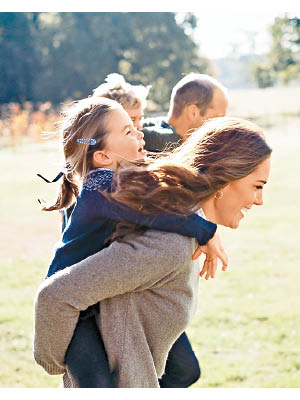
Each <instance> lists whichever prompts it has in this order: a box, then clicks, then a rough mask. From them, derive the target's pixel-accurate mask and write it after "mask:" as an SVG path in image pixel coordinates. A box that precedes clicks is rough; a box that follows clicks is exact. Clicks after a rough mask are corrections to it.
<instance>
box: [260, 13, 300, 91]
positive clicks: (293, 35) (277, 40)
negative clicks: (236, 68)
mask: <svg viewBox="0 0 300 400" xmlns="http://www.w3.org/2000/svg"><path fill="white" fill-rule="evenodd" d="M270 32H271V35H272V46H271V49H270V52H269V54H268V55H267V61H266V63H265V64H264V65H260V66H259V65H256V66H255V67H254V68H253V78H254V80H255V81H256V82H257V84H258V85H260V84H261V83H262V82H264V84H267V86H271V85H272V84H273V83H274V82H275V80H279V81H281V82H282V83H288V82H290V81H291V80H293V79H296V78H300V18H298V17H293V18H291V17H288V15H285V16H283V17H278V18H275V21H274V23H273V25H271V27H270Z"/></svg>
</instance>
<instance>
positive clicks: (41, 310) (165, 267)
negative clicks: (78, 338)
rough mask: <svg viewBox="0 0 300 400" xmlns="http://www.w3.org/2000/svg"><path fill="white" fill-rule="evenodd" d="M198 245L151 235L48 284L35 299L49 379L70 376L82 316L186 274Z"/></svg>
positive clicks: (39, 356)
mask: <svg viewBox="0 0 300 400" xmlns="http://www.w3.org/2000/svg"><path fill="white" fill-rule="evenodd" d="M193 247H194V246H193V242H192V241H190V240H189V239H187V238H184V237H182V236H180V235H176V234H171V233H165V232H156V231H148V232H146V233H145V234H144V235H141V236H138V237H136V238H135V239H134V240H131V241H128V242H113V243H112V244H111V245H110V246H109V247H108V248H105V249H103V250H102V251H100V252H99V253H96V254H94V255H92V256H91V257H89V258H87V259H85V260H83V261H81V262H79V263H77V264H75V265H73V266H72V267H68V268H66V269H64V270H62V271H58V272H57V273H56V274H54V275H53V276H51V277H50V278H48V279H46V280H45V281H44V282H43V283H42V285H41V286H40V288H39V290H38V293H37V295H36V298H35V332H34V357H35V360H36V361H37V363H38V364H40V365H41V366H42V367H43V368H44V369H45V370H46V371H47V372H48V373H50V374H61V373H64V372H65V361H64V360H65V354H66V351H67V348H68V345H69V343H70V341H71V338H72V336H73V332H74V330H75V327H76V324H77V321H78V316H79V312H80V310H85V309H86V308H87V307H88V306H90V305H92V304H95V303H97V302H98V301H101V300H104V299H107V298H111V297H114V296H118V295H122V294H124V293H127V292H133V291H143V290H147V289H149V288H152V287H155V286H156V285H159V284H160V283H161V281H163V280H165V279H173V278H174V276H176V274H177V273H178V272H179V271H180V270H181V269H182V268H185V266H186V263H187V260H190V257H191V254H192V251H193Z"/></svg>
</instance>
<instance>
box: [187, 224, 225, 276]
mask: <svg viewBox="0 0 300 400" xmlns="http://www.w3.org/2000/svg"><path fill="white" fill-rule="evenodd" d="M202 253H204V254H205V255H206V257H205V261H204V264H203V267H202V270H201V272H200V276H201V277H202V276H203V275H204V274H205V273H206V276H205V279H206V280H207V279H209V278H214V277H215V274H216V270H217V266H218V259H220V260H221V262H222V270H223V271H226V269H227V266H228V256H227V254H226V252H225V250H224V249H223V246H222V243H221V239H220V236H219V235H218V233H217V232H216V233H215V234H214V236H213V237H212V238H211V239H210V240H209V241H208V242H207V244H206V245H205V246H198V247H197V249H196V250H195V252H194V253H193V255H192V260H196V258H198V257H199V256H200V255H201V254H202Z"/></svg>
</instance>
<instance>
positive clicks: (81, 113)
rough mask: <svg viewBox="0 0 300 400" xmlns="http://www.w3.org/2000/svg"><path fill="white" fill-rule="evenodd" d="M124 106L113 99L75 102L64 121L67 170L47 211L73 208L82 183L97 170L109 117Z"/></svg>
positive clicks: (45, 208) (64, 149) (63, 142)
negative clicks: (96, 156) (95, 156)
mask: <svg viewBox="0 0 300 400" xmlns="http://www.w3.org/2000/svg"><path fill="white" fill-rule="evenodd" d="M116 109H122V106H121V105H120V104H118V103H117V102H115V101H113V100H109V99H106V98H101V97H89V98H86V99H82V100H79V101H77V102H74V103H72V104H71V107H69V109H68V110H67V111H65V112H64V119H63V121H61V122H60V124H59V125H60V129H59V131H60V133H61V136H62V145H63V153H64V159H65V173H64V175H63V181H62V184H61V187H60V189H59V192H58V195H57V199H56V200H55V201H54V203H53V204H46V205H45V206H44V207H43V208H42V210H43V211H53V210H59V209H62V208H68V207H70V206H71V205H72V204H73V203H74V201H75V199H76V197H77V196H78V193H79V188H80V182H81V181H82V179H83V178H84V177H85V176H86V174H87V173H88V172H89V171H90V170H92V169H93V154H94V152H95V151H97V150H103V149H104V146H105V141H106V137H107V135H108V133H109V132H108V131H107V128H106V118H107V117H108V115H109V113H111V112H112V111H113V110H116Z"/></svg>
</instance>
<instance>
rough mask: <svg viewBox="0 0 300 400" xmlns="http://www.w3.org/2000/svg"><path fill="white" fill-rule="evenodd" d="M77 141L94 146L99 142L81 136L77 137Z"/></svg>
mask: <svg viewBox="0 0 300 400" xmlns="http://www.w3.org/2000/svg"><path fill="white" fill-rule="evenodd" d="M76 142H78V143H81V144H90V145H91V146H94V145H95V144H96V143H97V141H96V139H91V138H79V139H76Z"/></svg>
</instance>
